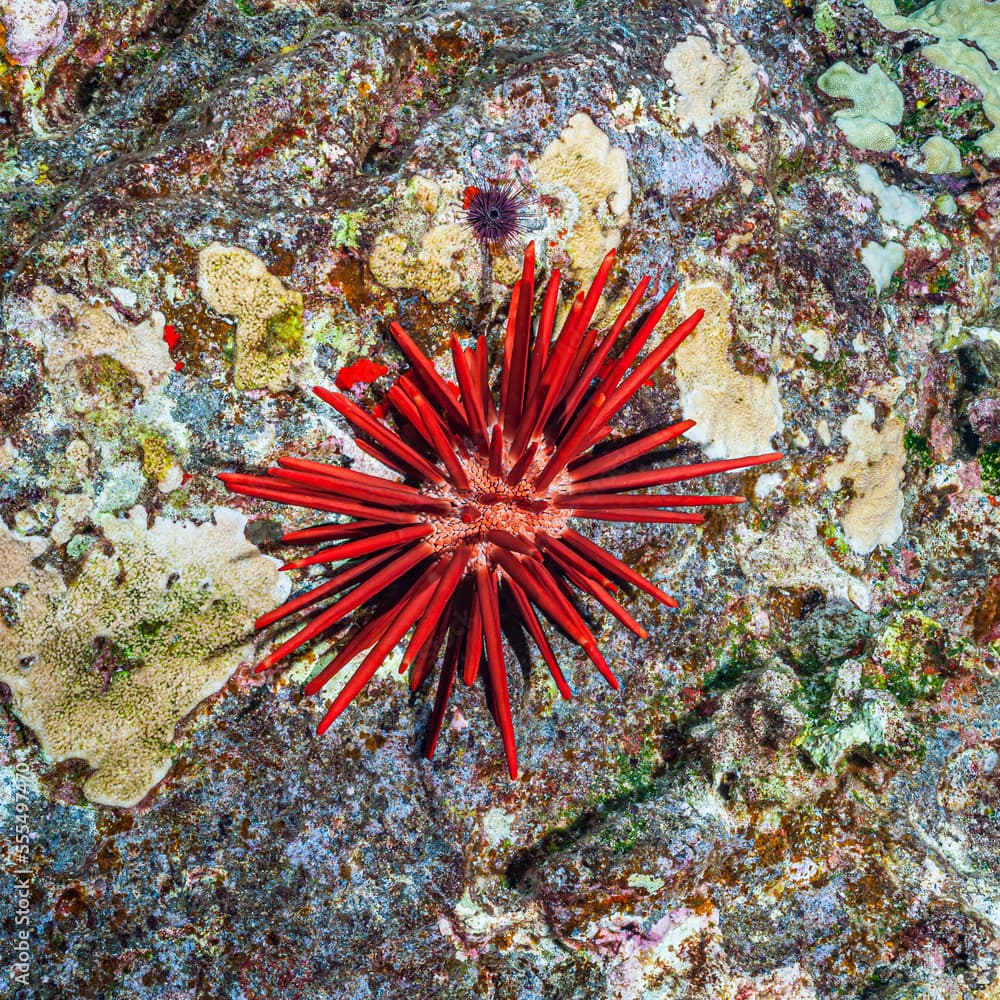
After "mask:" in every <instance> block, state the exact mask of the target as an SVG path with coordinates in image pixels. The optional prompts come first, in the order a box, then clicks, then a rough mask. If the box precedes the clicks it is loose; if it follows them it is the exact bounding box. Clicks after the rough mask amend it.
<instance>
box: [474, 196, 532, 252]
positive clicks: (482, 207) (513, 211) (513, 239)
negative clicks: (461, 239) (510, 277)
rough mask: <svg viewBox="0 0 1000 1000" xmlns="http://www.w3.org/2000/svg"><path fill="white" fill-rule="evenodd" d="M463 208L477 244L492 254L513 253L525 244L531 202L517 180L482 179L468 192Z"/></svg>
mask: <svg viewBox="0 0 1000 1000" xmlns="http://www.w3.org/2000/svg"><path fill="white" fill-rule="evenodd" d="M462 208H463V210H464V212H465V221H466V224H467V225H468V227H469V229H470V230H471V231H472V235H473V236H474V237H475V239H476V242H477V243H478V244H479V245H480V246H481V247H483V249H484V250H487V251H489V253H511V252H513V251H514V250H516V249H518V248H519V247H520V246H521V245H522V242H523V241H522V237H523V236H524V232H525V226H526V222H527V209H528V200H527V198H526V197H525V194H524V189H523V188H522V187H521V185H520V184H518V183H517V182H516V181H513V180H510V179H509V178H504V179H501V180H482V181H478V182H477V183H476V184H471V185H470V186H469V187H467V188H466V189H465V197H464V198H463V202H462Z"/></svg>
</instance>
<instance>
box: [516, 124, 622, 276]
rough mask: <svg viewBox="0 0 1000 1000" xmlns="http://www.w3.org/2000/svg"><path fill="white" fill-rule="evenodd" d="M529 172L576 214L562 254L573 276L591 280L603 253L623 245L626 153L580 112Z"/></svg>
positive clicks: (573, 215) (543, 187)
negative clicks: (564, 254) (567, 259)
mask: <svg viewBox="0 0 1000 1000" xmlns="http://www.w3.org/2000/svg"><path fill="white" fill-rule="evenodd" d="M532 168H533V170H534V174H535V177H536V179H537V180H538V182H539V185H540V187H541V188H542V190H544V189H545V187H546V186H549V187H550V188H552V189H554V193H555V194H557V196H559V197H560V200H562V201H566V202H568V203H569V207H570V208H571V209H574V210H575V211H573V212H572V213H571V216H572V221H571V223H570V225H569V227H568V228H569V230H570V231H569V236H568V238H567V239H566V243H565V252H566V254H567V255H568V256H569V258H570V259H571V261H572V264H571V265H570V273H571V274H572V276H573V277H574V278H575V279H576V280H578V281H584V280H586V281H589V280H590V279H591V278H592V277H593V276H594V273H595V272H596V271H597V268H598V267H599V266H600V263H601V260H602V259H603V258H604V255H605V254H606V253H607V252H608V251H609V250H611V249H612V248H613V247H617V246H618V244H619V243H620V242H621V230H622V228H623V227H624V226H625V225H626V224H627V223H628V221H629V205H630V203H631V201H632V184H631V182H630V181H629V175H628V161H627V160H626V158H625V151H624V150H622V149H619V148H618V147H617V146H612V145H611V140H610V139H609V138H608V137H607V136H606V135H605V134H604V133H603V132H602V131H601V130H600V129H599V128H598V127H597V126H596V125H595V124H594V123H593V121H591V119H590V117H589V116H588V115H585V114H582V113H581V114H576V115H573V117H572V118H570V120H569V123H568V124H567V126H566V128H564V129H563V131H562V132H561V134H560V135H559V137H558V138H557V139H554V140H553V141H552V142H550V143H549V145H548V146H546V147H545V150H544V151H543V153H542V155H541V156H540V157H539V158H538V159H537V160H535V161H534V162H533V164H532Z"/></svg>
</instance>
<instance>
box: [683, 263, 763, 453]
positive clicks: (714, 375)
mask: <svg viewBox="0 0 1000 1000" xmlns="http://www.w3.org/2000/svg"><path fill="white" fill-rule="evenodd" d="M681 300H682V305H681V312H682V314H683V315H684V316H687V315H689V314H690V313H692V312H694V311H695V310H696V309H704V310H705V316H704V318H703V319H702V321H701V322H700V323H699V324H698V326H697V328H696V329H695V331H694V333H692V334H691V335H690V336H689V337H688V338H687V340H685V341H684V343H682V344H681V345H680V347H678V348H677V351H676V352H675V354H674V363H675V366H676V367H675V373H676V376H677V385H678V388H679V390H680V403H681V411H682V412H683V414H684V419H685V420H694V421H696V425H695V426H694V427H692V428H691V430H689V431H688V432H687V434H686V435H685V437H687V438H689V439H690V440H692V441H697V442H698V444H700V445H702V447H703V448H704V450H705V454H706V455H708V457H709V458H735V457H737V456H740V455H756V454H760V453H762V452H766V451H770V450H771V437H772V435H774V434H777V433H778V432H779V431H780V430H781V429H782V411H781V397H780V396H779V394H778V382H777V379H776V378H775V377H774V376H773V375H770V376H768V377H767V378H765V377H763V376H762V375H744V374H743V373H742V372H739V371H737V370H736V368H734V367H733V363H732V361H731V360H730V358H729V346H730V343H731V342H732V339H733V334H732V328H731V327H730V323H729V314H730V301H729V296H728V295H727V294H726V292H725V290H724V289H723V288H721V287H720V286H719V285H716V284H712V283H704V284H698V285H691V286H690V287H689V288H687V289H686V290H685V291H684V293H683V294H682V296H681Z"/></svg>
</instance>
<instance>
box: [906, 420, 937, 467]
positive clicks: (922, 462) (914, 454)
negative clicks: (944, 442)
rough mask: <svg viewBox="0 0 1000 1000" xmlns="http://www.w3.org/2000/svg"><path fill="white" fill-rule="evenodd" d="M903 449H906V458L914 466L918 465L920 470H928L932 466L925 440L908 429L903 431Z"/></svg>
mask: <svg viewBox="0 0 1000 1000" xmlns="http://www.w3.org/2000/svg"><path fill="white" fill-rule="evenodd" d="M903 447H904V448H906V455H907V458H908V459H909V460H910V461H911V462H913V463H914V464H915V465H919V466H920V467H921V468H922V469H929V468H931V467H932V466H933V465H934V458H933V456H932V455H931V446H930V444H929V442H928V441H927V438H925V437H923V436H921V435H920V434H917V433H916V432H915V431H911V430H910V429H909V427H907V429H906V430H905V431H903Z"/></svg>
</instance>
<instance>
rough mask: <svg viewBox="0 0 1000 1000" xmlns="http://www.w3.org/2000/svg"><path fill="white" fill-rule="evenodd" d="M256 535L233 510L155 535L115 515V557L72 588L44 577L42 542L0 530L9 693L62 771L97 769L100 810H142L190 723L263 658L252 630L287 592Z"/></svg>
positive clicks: (111, 526)
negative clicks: (9, 603) (64, 763)
mask: <svg viewBox="0 0 1000 1000" xmlns="http://www.w3.org/2000/svg"><path fill="white" fill-rule="evenodd" d="M245 524H246V519H245V518H244V517H242V515H240V514H238V513H237V512H236V511H231V510H225V509H220V510H218V511H217V512H216V515H215V523H208V524H201V525H194V524H190V523H187V522H173V521H169V520H167V519H166V518H162V517H160V518H157V519H156V521H155V522H154V523H153V526H152V527H149V528H147V526H146V512H145V510H143V509H142V508H141V507H136V508H134V509H133V510H132V511H131V512H130V513H129V515H128V516H127V517H124V518H115V517H111V516H108V515H105V516H104V517H103V518H101V527H102V529H103V533H104V538H105V539H106V541H107V543H109V544H110V545H111V546H113V551H112V553H111V554H108V553H107V552H105V551H104V549H103V546H94V547H93V548H92V549H91V551H90V553H89V554H88V555H87V557H86V559H85V561H84V563H83V566H82V568H81V570H80V573H79V575H78V576H77V577H76V579H75V580H73V582H72V583H69V584H65V583H63V581H62V580H61V579H60V577H59V576H58V575H57V574H56V573H54V572H49V571H47V570H45V569H38V568H36V565H35V560H36V559H37V557H39V556H40V555H42V553H43V552H44V549H45V542H44V540H42V539H39V538H34V537H27V538H22V537H19V536H18V535H16V534H14V533H12V532H10V531H8V530H7V529H6V528H5V527H3V526H2V525H0V588H7V592H9V593H14V594H16V595H17V600H16V603H15V604H14V605H13V607H12V609H11V610H10V612H9V613H8V614H5V615H4V617H3V618H2V619H0V681H2V682H3V683H5V684H6V685H8V687H9V688H10V689H11V692H12V702H11V707H12V709H13V711H14V712H15V714H16V715H17V716H18V718H20V719H21V721H22V722H24V724H25V725H26V726H28V727H29V728H31V729H32V730H33V731H34V732H35V735H36V736H37V737H38V741H39V743H40V744H41V746H42V749H43V750H44V751H45V753H46V754H47V755H48V756H49V757H50V758H52V759H53V760H65V759H67V758H71V757H80V758H83V759H84V760H85V761H87V763H88V764H89V765H90V766H91V767H93V768H94V769H95V771H94V773H93V774H92V775H91V776H90V777H89V778H88V779H87V781H86V782H85V783H84V786H83V790H84V793H85V794H86V796H87V798H89V799H90V800H91V801H93V802H100V803H104V804H106V805H115V806H131V805H135V804H136V803H137V802H138V801H139V800H140V799H142V798H143V796H144V795H145V794H146V793H147V792H148V791H149V790H150V789H151V788H152V787H153V785H155V784H156V783H157V782H158V781H160V779H162V778H163V776H164V775H165V774H166V773H167V771H168V770H169V768H170V764H171V761H172V759H173V751H174V747H173V738H174V730H175V728H176V726H177V724H178V722H180V720H181V719H182V718H183V717H184V716H185V715H187V714H188V713H189V712H190V711H191V710H192V709H193V708H194V707H195V706H196V705H197V704H198V703H199V702H201V701H203V700H204V699H205V698H207V697H208V696H209V695H211V694H214V693H215V692H216V691H218V690H219V689H220V688H221V687H222V686H223V684H225V683H226V681H227V680H228V679H229V678H230V676H231V675H232V673H233V671H234V670H235V669H236V668H237V666H239V664H240V663H241V662H242V661H244V660H246V659H248V658H249V657H250V656H252V653H253V645H252V636H251V635H250V634H249V630H250V625H251V623H252V621H253V619H254V617H255V616H256V615H258V614H260V613H261V611H262V610H263V609H264V608H266V607H268V606H270V604H271V603H272V602H273V601H274V600H275V599H279V600H280V599H281V598H283V597H284V596H285V595H286V594H287V593H288V585H287V582H286V581H285V580H284V579H282V578H281V577H279V576H278V573H277V562H276V560H274V559H272V558H270V557H268V556H262V555H261V554H260V553H259V552H258V550H257V548H256V546H254V545H252V544H250V543H249V542H247V541H246V539H245V538H244V537H243V528H244V526H245ZM237 563H238V565H239V572H238V573H237V572H233V567H234V564H237Z"/></svg>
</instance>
